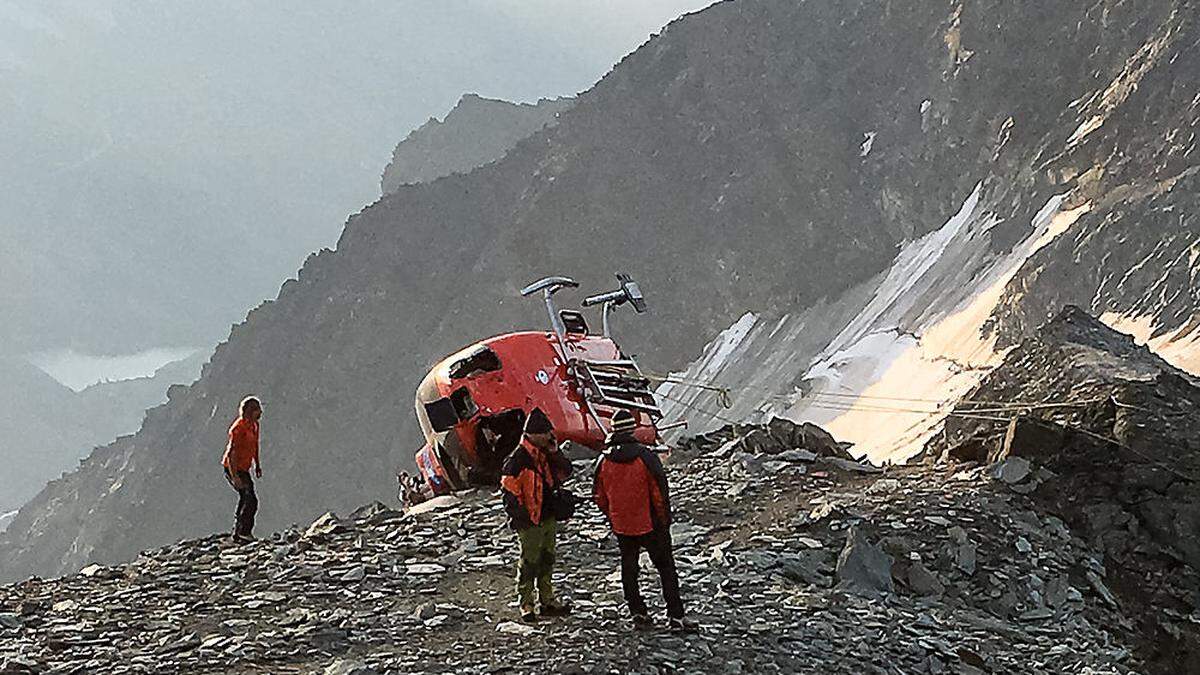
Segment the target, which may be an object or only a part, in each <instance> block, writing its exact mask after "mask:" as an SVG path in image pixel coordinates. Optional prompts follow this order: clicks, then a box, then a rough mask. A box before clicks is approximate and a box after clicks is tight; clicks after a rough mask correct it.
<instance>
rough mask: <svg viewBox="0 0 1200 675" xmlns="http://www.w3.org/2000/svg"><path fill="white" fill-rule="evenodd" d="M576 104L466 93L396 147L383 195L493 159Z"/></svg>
mask: <svg viewBox="0 0 1200 675" xmlns="http://www.w3.org/2000/svg"><path fill="white" fill-rule="evenodd" d="M574 102H575V101H574V99H572V98H569V97H564V98H556V99H542V100H540V101H538V102H537V103H535V104H529V103H509V102H508V101H500V100H497V99H489V98H484V97H482V96H479V95H478V94H466V95H464V96H463V97H462V99H460V100H459V102H458V104H457V105H455V106H454V109H452V110H451V111H450V112H449V113H447V114H446V117H445V119H443V120H438V119H436V118H431V119H430V120H429V121H428V122H426V123H425V124H423V125H421V126H420V127H418V128H417V129H416V130H414V131H413V132H412V133H411V134H409V135H408V138H405V139H404V140H403V141H401V142H400V143H399V144H398V145H397V146H396V149H395V150H394V151H393V152H392V161H391V162H389V163H388V165H387V167H386V168H385V169H384V170H383V179H382V180H381V181H380V187H381V189H382V191H383V194H384V195H385V196H386V195H389V194H391V193H393V192H395V191H396V190H397V189H398V188H399V187H400V186H401V185H412V184H415V183H426V182H429V181H431V180H434V179H437V178H441V177H442V176H449V175H450V174H454V173H468V172H470V171H471V170H473V169H476V168H478V167H481V166H483V165H484V164H488V163H490V162H494V161H496V160H498V159H500V158H501V157H503V156H504V155H505V154H506V153H507V152H508V151H509V150H512V148H513V147H514V146H515V145H516V144H517V142H518V141H521V140H523V139H525V138H528V137H529V136H530V135H531V134H533V133H534V132H535V131H538V130H540V129H542V128H544V127H546V126H549V125H551V124H554V123H555V120H556V119H557V117H558V115H559V114H560V113H561V112H563V111H564V110H567V109H568V108H570V107H571V105H572V104H574Z"/></svg>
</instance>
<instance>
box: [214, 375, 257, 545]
mask: <svg viewBox="0 0 1200 675" xmlns="http://www.w3.org/2000/svg"><path fill="white" fill-rule="evenodd" d="M238 410H239V416H238V418H237V419H236V420H234V422H233V425H232V426H230V427H229V443H228V445H226V446H225V455H224V456H223V457H222V458H221V466H223V467H224V468H225V480H227V481H229V484H230V485H231V486H233V489H234V490H236V491H237V493H238V504H237V511H235V512H234V526H233V540H234V542H236V543H239V544H245V543H248V542H251V541H254V534H253V530H254V516H255V514H257V513H258V495H256V494H255V493H254V480H253V479H251V478H250V469H251V468H252V467H253V469H254V477H255V478H262V475H263V472H262V462H261V461H260V460H259V458H258V421H259V420H260V419H261V418H262V413H263V408H262V402H260V401H259V400H258V399H257V398H255V397H254V396H247V397H246V398H244V399H242V403H241V405H240V406H238Z"/></svg>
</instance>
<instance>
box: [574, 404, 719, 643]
mask: <svg viewBox="0 0 1200 675" xmlns="http://www.w3.org/2000/svg"><path fill="white" fill-rule="evenodd" d="M636 429H637V420H635V419H634V417H633V415H632V414H631V413H630V412H629V411H628V410H618V411H617V412H616V414H614V415H613V418H612V431H611V432H610V433H609V436H608V439H607V440H606V441H605V448H604V455H603V456H602V457H601V459H600V461H599V463H597V465H596V474H595V479H594V483H593V487H592V497H593V499H594V500H595V502H596V505H597V506H599V507H600V510H601V511H602V512H603V513H604V515H605V516H607V517H608V522H609V524H610V525H611V526H612V530H613V533H614V534H615V535H617V545H618V546H619V548H620V550H621V588H622V590H623V591H624V593H625V602H626V604H628V605H629V612H630V614H631V615H632V617H633V625H634V627H635V628H648V627H650V626H652V625H653V621H652V620H651V619H650V615H649V613H648V612H647V609H646V601H645V600H643V599H642V593H641V591H640V589H639V588H638V571H639V570H638V558H639V557H640V554H641V551H642V550H643V549H644V550H645V551H646V552H647V553H649V554H650V562H651V563H653V564H654V567H655V569H657V570H658V576H659V578H660V579H661V580H662V592H663V599H664V600H666V603H667V625H668V626H669V627H670V628H671V629H672V630H680V631H691V630H695V629H696V628H697V625H696V623H695V622H694V621H692V620H691V619H688V618H686V617H685V616H684V609H683V600H682V599H681V598H680V594H679V574H678V573H677V571H676V569H675V556H674V553H673V552H672V550H671V495H670V492H669V490H668V487H667V474H666V472H665V471H664V470H663V465H662V462H661V461H660V460H659V459H658V455H655V454H654V452H653V451H652V450H651V449H650V448H648V447H646V446H645V445H642V444H641V443H639V442H638V441H637V440H636V439H635V438H634V436H633V434H634V431H635V430H636Z"/></svg>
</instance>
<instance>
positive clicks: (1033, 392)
mask: <svg viewBox="0 0 1200 675" xmlns="http://www.w3.org/2000/svg"><path fill="white" fill-rule="evenodd" d="M967 398H968V402H965V403H960V404H959V405H958V406H957V407H956V408H955V413H954V415H955V416H952V417H951V418H950V419H949V420H948V421H947V423H946V425H945V429H944V432H943V433H942V434H940V435H939V436H937V437H936V439H935V441H934V442H932V443H931V444H930V446H929V448H928V451H929V459H941V460H943V461H968V462H980V461H987V462H999V464H998V465H997V467H996V469H995V473H996V475H998V476H1000V477H1001V479H1002V480H1004V481H1006V482H1010V483H1013V484H1014V490H1017V491H1019V492H1021V493H1023V494H1028V495H1030V496H1031V497H1032V498H1033V499H1034V500H1035V502H1037V503H1038V504H1039V505H1040V507H1041V508H1043V509H1046V510H1047V511H1048V512H1051V513H1054V514H1056V515H1057V516H1058V517H1060V518H1062V519H1063V520H1064V521H1065V522H1067V523H1068V524H1069V525H1070V526H1071V527H1072V529H1073V531H1074V532H1075V533H1076V534H1077V535H1078V536H1079V537H1081V538H1082V539H1084V540H1086V541H1087V542H1088V543H1089V545H1090V546H1092V547H1093V548H1094V549H1095V550H1096V552H1097V553H1098V554H1099V555H1101V556H1103V557H1102V558H1098V560H1099V561H1100V562H1102V563H1103V564H1104V565H1105V566H1107V568H1108V569H1109V573H1110V578H1111V582H1110V583H1112V584H1113V587H1114V589H1116V592H1117V594H1118V596H1119V601H1114V604H1115V605H1118V606H1120V607H1121V608H1122V611H1123V612H1124V613H1125V615H1126V616H1127V617H1128V618H1129V619H1130V620H1131V621H1133V622H1134V623H1135V624H1136V625H1137V627H1138V630H1140V631H1142V632H1143V633H1145V634H1146V635H1151V636H1154V639H1155V640H1156V642H1157V643H1158V645H1159V649H1160V651H1161V652H1162V654H1163V656H1164V658H1167V657H1169V658H1172V659H1175V662H1176V663H1177V664H1178V670H1176V671H1174V672H1192V671H1194V670H1196V669H1197V668H1200V649H1197V645H1200V622H1196V621H1195V620H1194V619H1191V620H1189V618H1188V615H1189V613H1190V612H1191V611H1192V609H1193V608H1194V607H1195V605H1196V603H1197V601H1200V580H1198V578H1197V571H1200V428H1198V427H1197V423H1196V421H1197V419H1200V417H1198V416H1197V413H1198V412H1200V380H1198V379H1196V378H1194V377H1191V376H1189V375H1188V374H1187V373H1185V372H1183V371H1180V370H1178V369H1176V368H1173V367H1172V366H1170V365H1168V364H1167V363H1166V362H1165V361H1163V360H1162V359H1161V358H1160V357H1158V356H1156V355H1154V354H1153V353H1151V352H1150V351H1149V350H1148V349H1146V348H1145V347H1139V346H1137V345H1136V344H1135V343H1134V342H1133V340H1132V339H1131V338H1130V337H1129V336H1127V335H1123V334H1120V333H1117V332H1115V331H1113V330H1111V329H1110V328H1108V327H1107V326H1105V325H1104V324H1103V323H1101V322H1099V321H1097V320H1096V319H1094V318H1092V317H1090V316H1088V315H1087V314H1086V313H1084V312H1083V311H1082V310H1080V309H1079V308H1075V307H1070V308H1068V309H1067V310H1064V312H1063V313H1062V314H1061V315H1060V316H1058V317H1057V318H1056V319H1055V320H1054V321H1052V322H1051V323H1049V324H1048V325H1047V326H1046V327H1045V328H1043V329H1042V330H1041V331H1039V332H1038V334H1037V335H1036V336H1035V337H1034V338H1032V339H1029V340H1026V341H1024V342H1022V343H1021V344H1020V345H1019V346H1017V347H1016V348H1015V349H1013V350H1012V351H1011V352H1010V353H1009V354H1008V355H1007V356H1006V357H1005V359H1004V362H1003V363H1002V364H1001V365H1000V366H999V367H998V368H997V369H996V370H995V371H993V372H992V373H990V374H989V375H988V376H987V377H985V378H984V379H983V381H982V382H981V383H980V384H979V386H978V387H976V388H975V389H974V390H972V391H971V392H970V394H969V395H968V397H967ZM997 401H1017V402H1019V403H1013V404H1007V405H1004V404H996V403H994V402H997Z"/></svg>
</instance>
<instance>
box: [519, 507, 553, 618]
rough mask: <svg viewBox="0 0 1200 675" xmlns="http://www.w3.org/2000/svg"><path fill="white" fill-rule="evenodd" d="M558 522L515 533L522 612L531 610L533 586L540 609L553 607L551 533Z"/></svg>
mask: <svg viewBox="0 0 1200 675" xmlns="http://www.w3.org/2000/svg"><path fill="white" fill-rule="evenodd" d="M556 525H557V523H555V521H554V520H553V519H548V520H543V521H542V522H541V524H540V525H534V526H533V527H527V528H525V529H523V530H517V540H518V541H520V542H521V558H520V560H518V561H517V597H518V598H519V599H520V601H521V611H522V612H525V611H533V610H534V609H535V608H536V607H537V604H536V603H535V602H534V597H533V587H534V584H535V583H536V584H537V592H538V597H539V598H540V599H541V602H542V606H543V607H545V606H547V605H553V604H554V585H553V584H552V583H551V581H550V574H551V573H552V572H553V571H554V533H555V530H556V529H557V528H556Z"/></svg>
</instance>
